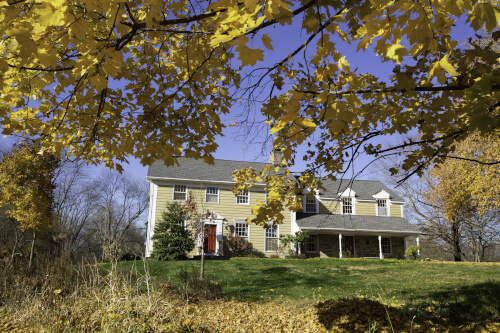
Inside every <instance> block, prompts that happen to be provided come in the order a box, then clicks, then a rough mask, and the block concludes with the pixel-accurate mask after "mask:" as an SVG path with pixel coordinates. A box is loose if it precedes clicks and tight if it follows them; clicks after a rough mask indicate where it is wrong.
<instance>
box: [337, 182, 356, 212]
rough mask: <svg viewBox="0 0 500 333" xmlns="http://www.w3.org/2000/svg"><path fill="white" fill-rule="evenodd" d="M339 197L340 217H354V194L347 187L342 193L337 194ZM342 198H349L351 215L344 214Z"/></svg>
mask: <svg viewBox="0 0 500 333" xmlns="http://www.w3.org/2000/svg"><path fill="white" fill-rule="evenodd" d="M339 196H340V214H341V215H356V192H354V191H353V190H351V189H350V188H349V187H348V188H346V189H345V191H344V192H342V193H339ZM344 198H351V199H352V200H351V203H352V213H350V214H349V213H344V201H343V200H342V199H344Z"/></svg>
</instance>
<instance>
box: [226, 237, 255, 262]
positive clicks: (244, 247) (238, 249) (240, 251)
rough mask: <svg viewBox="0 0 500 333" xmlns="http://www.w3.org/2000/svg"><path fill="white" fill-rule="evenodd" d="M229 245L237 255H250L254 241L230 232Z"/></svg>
mask: <svg viewBox="0 0 500 333" xmlns="http://www.w3.org/2000/svg"><path fill="white" fill-rule="evenodd" d="M227 246H228V248H229V250H230V251H231V252H233V253H234V254H235V255H236V256H237V257H244V256H248V255H249V254H251V253H252V251H253V245H252V243H250V242H248V241H247V240H245V239H243V238H241V237H240V236H238V235H233V234H229V236H227Z"/></svg>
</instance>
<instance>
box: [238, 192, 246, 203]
mask: <svg viewBox="0 0 500 333" xmlns="http://www.w3.org/2000/svg"><path fill="white" fill-rule="evenodd" d="M236 203H238V204H248V192H240V194H238V196H237V197H236Z"/></svg>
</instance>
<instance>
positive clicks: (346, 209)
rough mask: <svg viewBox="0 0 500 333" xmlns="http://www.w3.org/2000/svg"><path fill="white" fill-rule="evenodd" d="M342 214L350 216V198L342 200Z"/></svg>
mask: <svg viewBox="0 0 500 333" xmlns="http://www.w3.org/2000/svg"><path fill="white" fill-rule="evenodd" d="M342 212H343V213H344V214H352V198H342Z"/></svg>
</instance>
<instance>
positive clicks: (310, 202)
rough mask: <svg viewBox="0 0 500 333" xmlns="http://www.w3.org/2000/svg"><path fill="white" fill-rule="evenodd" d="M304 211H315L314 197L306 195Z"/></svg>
mask: <svg viewBox="0 0 500 333" xmlns="http://www.w3.org/2000/svg"><path fill="white" fill-rule="evenodd" d="M305 212H306V213H316V198H314V197H313V198H308V197H307V196H306V210H305Z"/></svg>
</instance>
